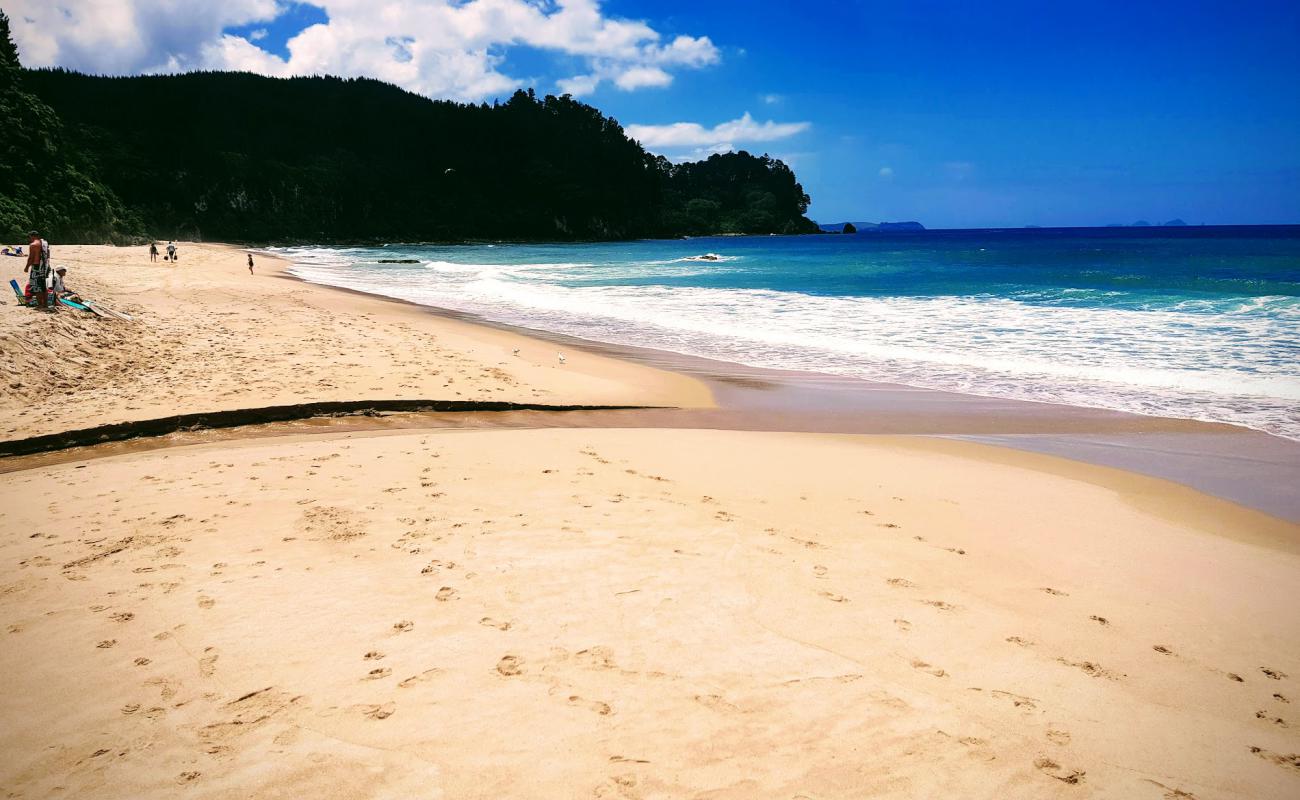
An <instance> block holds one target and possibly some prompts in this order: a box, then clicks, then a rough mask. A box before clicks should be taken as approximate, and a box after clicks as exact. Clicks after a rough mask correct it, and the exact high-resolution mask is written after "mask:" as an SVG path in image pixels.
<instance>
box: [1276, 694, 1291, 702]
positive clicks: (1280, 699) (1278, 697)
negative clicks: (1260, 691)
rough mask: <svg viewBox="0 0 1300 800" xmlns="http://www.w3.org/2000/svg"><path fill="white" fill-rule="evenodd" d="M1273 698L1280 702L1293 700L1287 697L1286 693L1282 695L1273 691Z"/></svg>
mask: <svg viewBox="0 0 1300 800" xmlns="http://www.w3.org/2000/svg"><path fill="white" fill-rule="evenodd" d="M1273 699H1274V700H1276V701H1278V702H1279V703H1290V702H1291V701H1290V700H1288V699H1286V696H1285V695H1281V694H1278V693H1276V692H1274V693H1273Z"/></svg>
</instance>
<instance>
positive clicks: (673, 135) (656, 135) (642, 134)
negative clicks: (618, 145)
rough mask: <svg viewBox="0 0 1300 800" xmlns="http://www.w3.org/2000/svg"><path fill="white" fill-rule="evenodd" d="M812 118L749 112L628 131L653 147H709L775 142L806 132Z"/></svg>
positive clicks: (633, 136) (629, 134)
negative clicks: (707, 123) (709, 122)
mask: <svg viewBox="0 0 1300 800" xmlns="http://www.w3.org/2000/svg"><path fill="white" fill-rule="evenodd" d="M811 127H812V123H810V122H773V121H772V120H768V121H766V122H758V121H756V120H755V119H754V118H753V117H752V116H750V115H749V112H745V114H744V116H742V117H741V118H740V119H733V120H731V121H730V122H723V123H721V124H719V125H715V126H713V127H712V128H706V127H704V126H703V125H701V124H699V123H698V122H675V123H673V124H671V125H628V126H627V135H628V136H631V137H632V138H633V139H636V140H637V141H639V142H640V143H641V144H643V145H645V146H646V147H648V148H650V149H651V150H660V149H673V148H685V147H693V148H699V149H701V150H709V149H710V148H716V147H719V146H722V145H724V144H725V145H726V147H727V148H729V149H730V148H731V147H732V143H733V142H773V141H776V140H778V139H786V138H789V137H791V136H794V135H795V134H799V133H803V132H804V131H806V130H808V129H809V128H811Z"/></svg>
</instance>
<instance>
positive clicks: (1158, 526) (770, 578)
mask: <svg viewBox="0 0 1300 800" xmlns="http://www.w3.org/2000/svg"><path fill="white" fill-rule="evenodd" d="M56 252H57V255H56V262H58V261H62V260H67V261H68V262H69V263H70V266H71V265H72V264H74V263H79V262H74V261H73V258H74V257H75V258H78V259H80V258H81V257H82V256H83V255H84V256H86V257H87V258H90V257H93V258H94V259H96V263H95V264H94V265H91V264H89V263H87V264H85V265H79V266H77V267H76V271H75V272H74V273H73V276H72V277H71V279H70V281H69V282H70V283H71V284H73V285H74V286H84V287H89V289H90V290H93V292H92V291H89V290H88V291H87V294H91V293H94V294H98V295H101V296H103V297H104V298H105V299H109V300H110V301H112V300H117V301H118V305H121V306H124V307H126V308H127V310H130V311H134V312H137V313H138V315H139V316H140V317H141V321H140V322H139V323H137V324H136V325H127V324H125V323H123V324H121V325H118V324H116V323H107V322H104V321H95V320H90V319H85V318H78V317H75V316H72V315H63V316H61V317H58V318H57V319H48V318H46V317H44V316H42V315H39V314H36V313H33V312H30V311H27V310H24V309H20V308H18V307H16V306H11V307H9V308H8V309H7V310H4V311H3V312H0V343H3V344H4V345H5V348H6V355H7V356H8V360H9V361H10V362H15V361H16V362H18V363H20V364H26V365H31V364H33V363H34V362H35V361H36V360H37V359H38V358H40V355H39V354H40V353H41V351H40V350H39V348H38V347H37V345H38V344H39V343H40V342H41V341H44V340H42V339H40V338H39V337H42V336H47V337H64V338H51V339H49V341H55V342H66V344H65V345H64V347H65V348H71V349H76V348H78V347H81V348H84V350H85V351H86V352H84V353H80V355H78V356H77V357H78V358H82V359H84V360H85V362H86V363H85V364H84V365H83V366H82V367H81V369H83V370H85V375H86V377H85V378H84V379H83V380H82V381H81V383H77V382H75V381H73V380H71V378H70V377H69V376H70V375H71V373H70V372H67V371H62V372H60V371H58V370H64V369H65V368H64V367H63V366H59V367H58V369H57V370H56V371H55V374H53V375H52V376H49V375H47V374H45V373H40V372H39V371H35V370H31V369H24V370H22V371H21V372H20V373H19V374H18V375H16V376H14V375H9V374H6V375H5V381H6V382H7V383H6V384H5V385H9V386H11V382H17V383H21V384H22V386H21V387H20V388H19V389H13V388H12V386H11V388H10V390H9V392H8V393H6V394H5V396H4V403H5V404H6V406H5V408H4V411H5V414H6V420H10V422H9V424H8V425H7V426H5V430H4V431H3V432H0V433H2V435H4V436H10V437H12V436H22V435H28V431H29V430H30V429H31V428H32V427H33V421H34V420H36V419H38V418H39V420H40V423H39V424H40V426H42V427H43V432H49V430H50V429H51V428H53V429H58V428H60V427H85V426H86V425H89V424H98V423H100V422H107V421H115V420H120V419H140V418H145V417H148V416H158V415H160V414H159V412H161V413H163V414H174V413H177V412H180V411H195V410H214V409H218V408H239V407H249V406H261V405H274V404H278V403H293V402H302V401H303V400H321V399H357V398H359V397H372V398H393V397H425V398H435V399H476V398H480V397H490V398H492V399H513V400H526V401H534V402H536V401H542V402H553V403H573V402H593V403H594V402H632V403H638V402H639V403H652V402H653V403H681V404H692V403H695V404H701V405H702V404H707V403H708V402H709V397H708V392H707V390H706V389H704V388H703V387H702V385H701V384H698V383H696V382H694V381H691V380H689V379H686V378H680V377H678V376H675V375H672V374H671V373H665V372H659V371H656V370H653V369H649V368H646V367H640V366H635V365H630V364H625V363H623V362H620V361H616V360H613V359H607V358H600V357H596V356H591V355H587V354H583V353H577V352H575V353H573V354H571V357H570V360H569V362H568V364H566V365H564V366H562V367H561V366H559V365H558V364H556V363H554V361H553V360H552V359H551V358H550V356H552V355H553V353H554V345H547V344H545V343H541V342H537V341H534V340H531V339H527V338H523V337H519V336H516V335H514V334H509V333H503V332H499V331H492V330H488V329H483V328H478V327H476V326H473V325H468V324H465V323H461V322H456V321H450V320H446V319H441V318H439V317H436V316H434V315H431V314H427V313H424V312H421V311H420V310H418V309H414V308H408V307H405V306H401V305H398V304H393V303H388V302H384V301H380V300H371V299H367V298H359V297H357V296H355V295H350V294H345V293H339V292H333V291H331V290H327V289H323V288H318V287H313V286H308V285H305V284H299V283H294V282H290V281H287V280H282V279H276V278H272V277H269V276H264V275H259V276H257V277H256V278H249V277H248V275H247V271H246V270H245V269H243V266H242V263H243V262H242V255H241V254H240V253H239V252H238V251H234V250H227V249H223V248H220V247H207V246H205V247H203V248H197V247H187V248H185V249H184V250H183V251H182V252H183V257H182V262H181V264H182V265H181V266H180V267H178V268H172V267H167V266H160V267H153V266H149V265H147V264H145V265H138V264H134V263H133V264H132V265H131V266H130V267H129V268H126V267H124V266H118V267H110V266H109V265H108V261H109V259H110V258H117V257H118V255H120V253H118V252H117V251H112V250H110V249H107V248H98V249H90V248H87V249H84V250H82V249H78V248H60V249H59V250H58V251H56ZM200 255H202V257H203V258H207V259H209V260H208V261H207V265H206V266H204V265H196V264H195V262H196V261H199V260H200V258H199V256H200ZM187 258H188V259H189V260H188V261H187V260H186V259H187ZM132 259H133V260H138V259H137V258H136V257H135V256H134V255H133V256H132ZM15 261H16V259H15ZM259 263H264V261H261V260H259ZM114 270H116V271H114ZM189 270H193V271H189ZM240 270H243V273H242V275H241V274H240ZM245 279H247V285H245V284H244V283H241V282H242V281H244V280H245ZM151 284H152V285H153V287H154V289H155V291H153V292H147V293H132V294H127V295H115V294H111V293H110V291H109V287H114V289H115V290H116V288H117V287H124V288H131V289H132V292H141V291H142V290H143V289H144V288H145V287H147V286H149V285H151ZM190 292H193V293H195V294H196V295H197V296H199V297H200V298H201V299H198V300H196V301H195V302H196V303H198V304H202V309H203V311H202V313H201V314H196V315H192V314H187V313H178V312H177V309H178V308H180V309H182V311H183V309H184V308H185V307H184V306H180V305H179V298H183V297H185V296H186V295H187V294H188V293H190ZM38 326H44V327H38ZM15 342H17V343H19V345H21V347H22V348H24V349H21V350H20V351H19V352H18V353H17V354H13V353H11V352H10V349H11V348H12V347H15V346H19V345H15V344H14V343H15ZM513 347H520V348H522V349H523V350H524V352H523V354H522V355H523V356H525V357H523V358H517V359H516V358H514V357H513V356H511V355H510V351H511V349H512V348H513ZM533 353H537V356H536V357H533V356H532V354H533ZM24 359H25V360H24ZM6 369H8V367H6ZM67 369H71V368H70V367H69V368H67ZM435 370H436V372H435ZM33 375H39V376H40V377H30V376H33ZM449 378H455V381H454V382H453V381H451V380H448V379H449ZM29 381H30V382H29ZM40 381H46V382H45V383H40ZM59 381H62V382H65V383H69V386H68V387H67V388H66V389H65V388H64V387H60V386H58V382H59ZM51 389H59V390H63V391H69V392H71V393H72V394H69V395H63V396H60V397H56V398H54V399H51V398H50V397H49V396H48V395H47V393H48V392H49V391H50V390H51ZM452 392H460V394H459V395H455V394H451V393H452ZM20 409H21V410H22V411H23V412H25V416H16V412H17V411H18V410H20ZM97 452H99V451H86V453H85V458H84V460H80V461H72V462H68V463H60V464H56V465H45V466H33V467H32V468H30V469H21V470H18V471H15V472H11V473H8V474H4V475H0V504H2V507H3V508H4V509H5V512H4V515H3V522H0V644H2V645H3V646H0V675H3V676H4V678H5V687H4V691H3V693H2V694H0V753H3V758H2V759H0V796H4V797H21V798H38V797H39V798H43V797H51V796H54V797H59V796H62V797H93V798H141V797H144V798H154V797H159V798H161V797H177V796H181V797H195V798H245V797H259V798H260V797H266V798H271V797H313V798H315V797H320V798H441V797H445V798H470V797H473V798H478V797H482V798H503V797H511V798H515V797H517V798H552V797H565V798H567V797H597V798H599V797H605V798H677V797H699V798H861V797H885V798H932V797H962V798H1043V797H1064V798H1093V797H1097V798H1152V799H1153V800H1155V799H1157V798H1199V800H1212V799H1214V798H1290V797H1296V796H1298V795H1300V712H1297V711H1296V709H1297V708H1300V614H1298V613H1297V609H1300V526H1296V525H1293V524H1288V523H1285V522H1282V521H1279V520H1277V519H1275V518H1272V517H1268V516H1266V515H1263V514H1260V513H1257V512H1253V511H1249V510H1246V509H1243V508H1241V507H1239V506H1235V505H1232V504H1229V503H1226V502H1223V501H1219V500H1214V499H1212V498H1209V497H1207V496H1205V495H1201V494H1197V493H1196V492H1193V491H1191V490H1189V489H1185V488H1183V487H1180V486H1177V485H1175V484H1171V483H1167V482H1163V481H1159V480H1155V479H1150V478H1142V477H1138V476H1135V475H1132V474H1129V473H1124V472H1119V471H1115V470H1110V469H1105V468H1098V467H1088V466H1084V465H1079V464H1076V463H1073V462H1069V461H1064V460H1061V459H1057V458H1053V457H1049V456H1038V455H1031V454H1022V453H1016V452H1012V451H1009V450H1005V449H1001V448H994V447H989V446H985V445H978V444H970V443H964V442H955V441H940V440H933V439H923V438H916V437H888V436H861V435H857V436H851V435H828V434H808V433H803V434H792V433H774V432H734V431H705V430H617V429H602V430H595V429H567V430H559V429H555V430H495V431H465V430H437V431H409V430H399V431H369V432H366V431H362V432H351V433H345V434H340V433H337V432H333V433H325V434H319V435H300V436H282V437H278V438H263V439H248V440H242V441H241V440H228V441H220V442H215V443H211V444H202V445H195V446H187V447H177V448H172V449H163V450H153V451H148V452H137V453H128V454H123V455H115V456H112V457H104V458H96V457H95V456H96V454H97ZM15 463H18V464H20V465H21V463H22V462H13V461H10V462H8V463H7V466H9V467H12V466H13V465H14V464H15ZM31 463H33V464H35V463H36V462H31Z"/></svg>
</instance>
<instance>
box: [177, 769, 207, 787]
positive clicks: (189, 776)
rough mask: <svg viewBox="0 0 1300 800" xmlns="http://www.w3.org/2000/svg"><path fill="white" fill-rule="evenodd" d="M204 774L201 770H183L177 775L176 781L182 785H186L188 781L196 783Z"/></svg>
mask: <svg viewBox="0 0 1300 800" xmlns="http://www.w3.org/2000/svg"><path fill="white" fill-rule="evenodd" d="M202 774H203V773H201V772H194V771H189V772H182V773H181V774H180V775H177V776H176V782H177V783H179V784H180V785H181V786H184V785H185V784H187V783H194V782H195V781H197V780H198V779H199V776H201V775H202Z"/></svg>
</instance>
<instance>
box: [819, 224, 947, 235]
mask: <svg viewBox="0 0 1300 800" xmlns="http://www.w3.org/2000/svg"><path fill="white" fill-rule="evenodd" d="M818 227H820V228H821V230H822V231H823V232H825V233H889V232H895V231H923V230H925V226H924V225H922V224H921V223H919V222H835V223H822V224H821V225H819V226H818Z"/></svg>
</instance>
